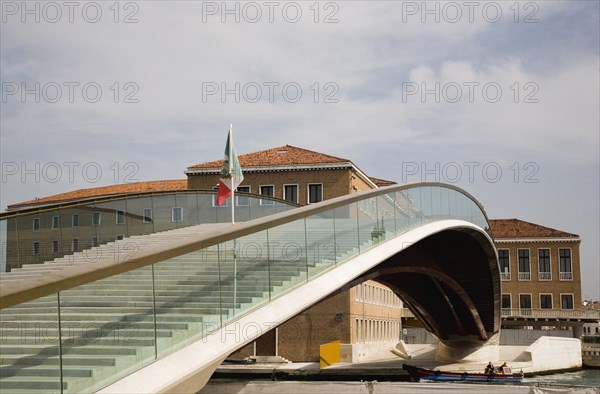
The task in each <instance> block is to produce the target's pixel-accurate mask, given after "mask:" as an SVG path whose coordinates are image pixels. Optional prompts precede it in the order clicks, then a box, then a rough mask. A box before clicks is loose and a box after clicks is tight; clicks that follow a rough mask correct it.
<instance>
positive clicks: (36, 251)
mask: <svg viewBox="0 0 600 394" xmlns="http://www.w3.org/2000/svg"><path fill="white" fill-rule="evenodd" d="M33 254H34V256H35V255H38V254H40V243H39V242H37V241H36V242H34V243H33Z"/></svg>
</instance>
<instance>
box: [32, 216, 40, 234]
mask: <svg viewBox="0 0 600 394" xmlns="http://www.w3.org/2000/svg"><path fill="white" fill-rule="evenodd" d="M33 231H40V218H33Z"/></svg>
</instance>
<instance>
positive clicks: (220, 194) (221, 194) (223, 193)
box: [217, 181, 231, 207]
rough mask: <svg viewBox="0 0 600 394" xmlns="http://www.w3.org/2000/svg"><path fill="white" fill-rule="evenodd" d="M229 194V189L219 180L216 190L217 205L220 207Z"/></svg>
mask: <svg viewBox="0 0 600 394" xmlns="http://www.w3.org/2000/svg"><path fill="white" fill-rule="evenodd" d="M230 196H231V189H230V188H229V187H228V186H227V185H226V184H224V183H223V181H219V190H218V191H217V206H218V207H220V206H221V205H223V203H224V202H225V201H226V200H227V199H228V198H229V197H230Z"/></svg>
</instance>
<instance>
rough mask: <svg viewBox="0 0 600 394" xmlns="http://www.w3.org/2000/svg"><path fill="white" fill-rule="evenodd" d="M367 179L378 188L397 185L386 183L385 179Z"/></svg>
mask: <svg viewBox="0 0 600 394" xmlns="http://www.w3.org/2000/svg"><path fill="white" fill-rule="evenodd" d="M369 179H370V180H371V182H373V183H374V184H376V185H377V186H379V187H384V186H391V185H397V182H394V181H388V180H385V179H379V178H373V177H372V176H370V177H369Z"/></svg>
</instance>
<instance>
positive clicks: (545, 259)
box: [538, 249, 552, 280]
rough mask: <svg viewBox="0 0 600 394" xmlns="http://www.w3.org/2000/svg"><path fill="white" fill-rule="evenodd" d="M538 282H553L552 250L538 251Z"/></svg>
mask: <svg viewBox="0 0 600 394" xmlns="http://www.w3.org/2000/svg"><path fill="white" fill-rule="evenodd" d="M538 280H552V272H551V271H550V249H538Z"/></svg>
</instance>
